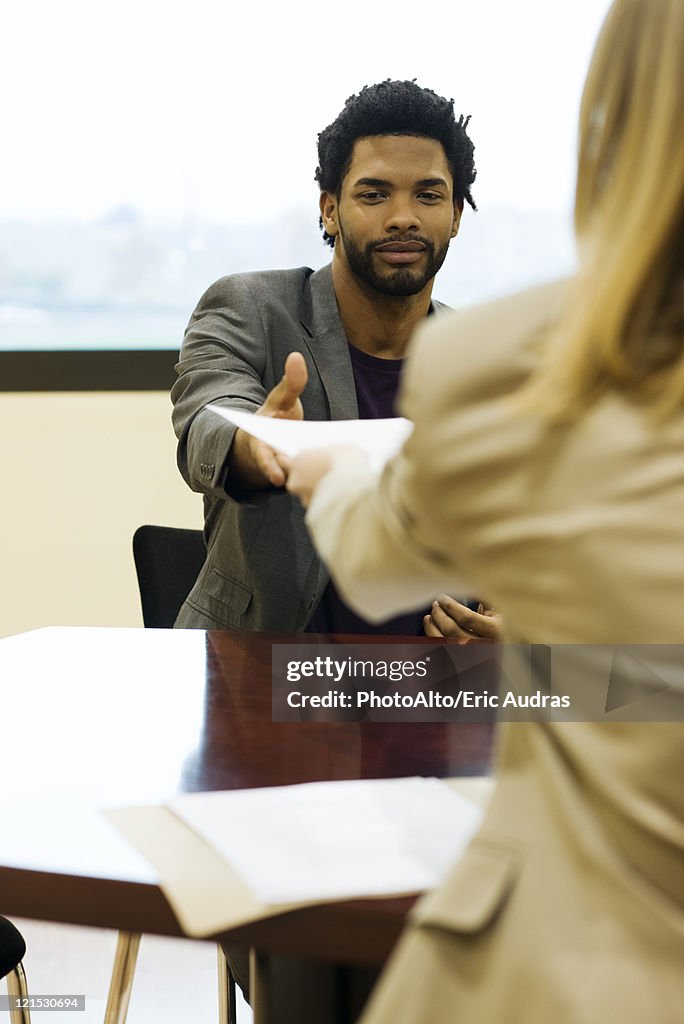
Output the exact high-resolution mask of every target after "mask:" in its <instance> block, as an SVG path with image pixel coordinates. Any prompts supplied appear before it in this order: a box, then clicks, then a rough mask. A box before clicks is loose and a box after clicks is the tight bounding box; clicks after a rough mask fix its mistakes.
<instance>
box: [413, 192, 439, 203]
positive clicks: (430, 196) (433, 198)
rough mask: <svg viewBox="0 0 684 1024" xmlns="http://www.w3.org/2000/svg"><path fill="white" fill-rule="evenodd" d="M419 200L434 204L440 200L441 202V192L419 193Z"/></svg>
mask: <svg viewBox="0 0 684 1024" xmlns="http://www.w3.org/2000/svg"><path fill="white" fill-rule="evenodd" d="M418 198H419V199H425V200H427V201H428V202H431V203H434V202H437V201H438V200H440V199H441V198H442V196H441V195H440V193H439V192H419V193H418Z"/></svg>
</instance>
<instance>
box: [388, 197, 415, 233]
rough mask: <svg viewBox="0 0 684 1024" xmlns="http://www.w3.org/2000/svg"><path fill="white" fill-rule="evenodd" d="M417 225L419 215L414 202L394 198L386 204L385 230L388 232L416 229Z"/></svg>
mask: <svg viewBox="0 0 684 1024" xmlns="http://www.w3.org/2000/svg"><path fill="white" fill-rule="evenodd" d="M419 227H420V216H419V213H418V210H417V209H416V206H415V203H412V202H410V201H409V200H408V199H400V198H396V199H394V200H392V201H391V202H390V203H389V204H388V206H387V209H386V215H385V231H386V232H387V233H388V234H389V233H391V232H406V231H418V229H419Z"/></svg>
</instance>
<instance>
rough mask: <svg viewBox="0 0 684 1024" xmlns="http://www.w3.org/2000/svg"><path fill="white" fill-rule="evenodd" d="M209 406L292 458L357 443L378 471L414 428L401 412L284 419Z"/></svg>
mask: <svg viewBox="0 0 684 1024" xmlns="http://www.w3.org/2000/svg"><path fill="white" fill-rule="evenodd" d="M207 408H208V409H211V411H212V412H215V413H218V415H219V416H223V418H224V419H226V420H228V421H229V422H230V423H234V424H235V425H236V426H237V427H240V429H241V430H244V431H246V432H247V433H248V434H252V435H253V437H257V438H259V440H260V441H265V442H266V444H269V445H270V446H271V448H275V449H276V451H279V452H282V453H283V455H289V456H290V457H291V458H292V457H293V456H295V455H299V453H300V452H303V451H308V450H309V449H312V448H328V447H330V446H331V445H341V444H342V445H355V446H356V447H358V448H361V449H362V450H363V451H364V452H365V453H366V455H367V456H368V460H369V462H370V464H371V467H372V468H373V469H374V470H375V471H376V472H379V471H380V470H381V469H382V467H383V466H384V464H385V463H386V462H387V460H388V459H390V458H391V457H392V455H394V454H395V452H397V451H399V449H400V448H401V446H402V445H403V443H404V441H405V440H406V438H407V437H408V436H409V434H410V433H411V431H412V430H413V424H412V423H411V421H410V420H407V419H404V418H403V417H401V416H395V417H393V418H392V419H378V420H281V419H274V418H273V417H272V416H257V415H256V414H255V413H252V412H242V411H241V410H239V409H226V408H224V407H223V406H220V405H208V406H207Z"/></svg>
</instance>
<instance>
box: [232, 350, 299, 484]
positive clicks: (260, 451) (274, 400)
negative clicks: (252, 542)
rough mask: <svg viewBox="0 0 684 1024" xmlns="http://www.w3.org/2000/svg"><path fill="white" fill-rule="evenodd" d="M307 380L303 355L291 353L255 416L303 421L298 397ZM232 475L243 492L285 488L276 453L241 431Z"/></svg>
mask: <svg viewBox="0 0 684 1024" xmlns="http://www.w3.org/2000/svg"><path fill="white" fill-rule="evenodd" d="M308 379H309V375H308V371H307V369H306V362H305V360H304V356H303V355H302V354H301V352H290V354H289V356H288V357H287V359H286V360H285V372H284V373H283V376H282V379H281V380H280V381H279V382H278V383H277V384H276V386H275V387H274V388H272V390H271V391H269V393H268V395H267V396H266V401H265V402H264V404H263V405H262V406H261V408H260V409H257V411H256V415H257V416H272V417H274V418H277V419H283V420H302V419H304V410H303V408H302V403H301V399H300V397H299V396H300V395H301V393H302V391H303V390H304V388H305V387H306V382H307V380H308ZM229 472H230V475H231V477H232V478H233V480H234V481H235V482H236V483H237V484H238V485H239V486H240V487H244V488H258V487H267V486H268V485H269V484H270V485H272V486H273V487H282V486H283V484H284V483H285V480H286V472H285V469H284V468H283V466H281V465H280V463H279V462H278V459H277V453H276V452H275V451H274V449H273V448H271V447H270V445H267V444H266V443H265V442H264V441H259V440H258V439H257V438H256V437H252V435H251V434H247V433H245V431H244V430H239V429H238V430H237V431H236V433H235V440H234V441H233V447H232V448H231V453H230V457H229Z"/></svg>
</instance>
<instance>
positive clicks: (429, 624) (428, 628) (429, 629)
mask: <svg viewBox="0 0 684 1024" xmlns="http://www.w3.org/2000/svg"><path fill="white" fill-rule="evenodd" d="M423 632H424V633H425V636H444V633H442V632H441V631H440V630H439V629H437V626H435V624H434V622H433V621H432V616H431V615H424V616H423Z"/></svg>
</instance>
